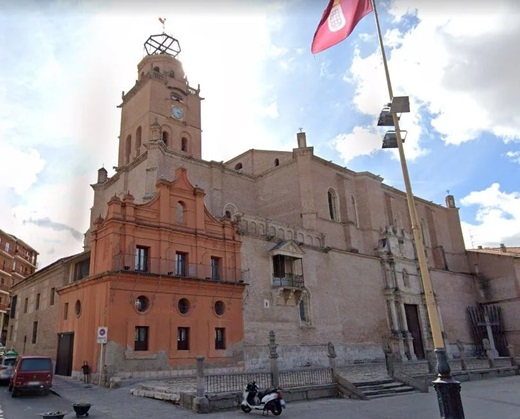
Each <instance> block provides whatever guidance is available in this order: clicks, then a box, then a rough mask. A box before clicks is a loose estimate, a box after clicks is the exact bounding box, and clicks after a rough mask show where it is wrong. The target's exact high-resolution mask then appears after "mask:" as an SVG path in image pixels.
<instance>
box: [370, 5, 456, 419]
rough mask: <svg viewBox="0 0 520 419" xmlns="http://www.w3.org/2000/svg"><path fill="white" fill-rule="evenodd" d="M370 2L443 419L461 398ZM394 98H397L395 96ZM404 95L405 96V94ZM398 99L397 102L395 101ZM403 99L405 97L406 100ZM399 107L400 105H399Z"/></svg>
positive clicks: (449, 418) (451, 415)
mask: <svg viewBox="0 0 520 419" xmlns="http://www.w3.org/2000/svg"><path fill="white" fill-rule="evenodd" d="M372 6H373V9H374V15H375V19H376V26H377V34H378V37H379V44H380V47H381V54H382V57H383V65H384V69H385V75H386V82H387V86H388V94H389V96H390V100H391V101H392V104H391V106H390V113H391V115H392V119H393V125H394V128H395V134H396V139H397V148H398V150H399V159H400V161H401V169H402V172H403V179H404V184H405V188H406V201H407V204H408V212H409V214H410V220H411V223H412V233H413V238H414V242H415V248H416V251H417V259H418V262H419V271H420V275H421V280H422V284H423V289H424V294H425V299H426V309H427V311H428V319H429V321H430V328H431V332H432V337H433V346H434V348H435V350H434V352H435V356H436V358H437V378H436V379H435V380H434V382H433V386H434V388H435V391H436V392H437V401H438V402H439V410H440V413H441V418H444V419H464V410H463V407H462V400H461V398H460V383H459V382H458V381H456V380H454V379H453V377H452V375H451V369H450V365H449V363H448V357H447V354H446V348H445V345H444V340H443V337H442V331H441V324H440V320H439V312H438V310H437V305H436V303H435V296H434V293H433V287H432V283H431V279H430V271H429V269H428V262H427V259H426V253H425V249H424V243H423V237H422V232H421V229H420V227H419V223H418V219H417V211H416V209H415V202H414V197H413V193H412V187H411V184H410V176H409V174H408V167H407V165H406V158H405V155H404V148H403V141H402V138H401V130H400V128H399V117H398V116H397V113H398V112H399V110H401V112H402V101H400V100H399V99H402V98H394V95H393V91H392V84H391V82H390V74H389V71H388V64H387V60H386V54H385V49H384V46H383V38H382V36H381V29H380V26H379V18H378V15H377V10H376V7H375V2H374V0H372ZM396 99H397V100H396ZM406 99H408V98H406ZM399 102H401V103H399ZM406 102H407V101H406ZM399 108H401V109H399Z"/></svg>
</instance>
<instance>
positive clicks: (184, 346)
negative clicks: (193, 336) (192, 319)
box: [177, 327, 190, 351]
mask: <svg viewBox="0 0 520 419" xmlns="http://www.w3.org/2000/svg"><path fill="white" fill-rule="evenodd" d="M177 350H178V351H189V350H190V328H189V327H179V328H177Z"/></svg>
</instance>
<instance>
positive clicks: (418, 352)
mask: <svg viewBox="0 0 520 419" xmlns="http://www.w3.org/2000/svg"><path fill="white" fill-rule="evenodd" d="M404 311H405V313H406V323H408V330H409V331H410V333H411V334H412V337H413V349H414V352H415V356H416V357H417V359H424V346H423V340H422V335H421V325H420V323H419V313H418V311H417V305H416V304H405V305H404Z"/></svg>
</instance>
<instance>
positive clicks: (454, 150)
mask: <svg viewBox="0 0 520 419" xmlns="http://www.w3.org/2000/svg"><path fill="white" fill-rule="evenodd" d="M327 3H328V1H327V0H313V1H311V0H248V1H244V0H236V1H234V0H213V1H210V0H191V1H187V0H185V1H183V0H179V1H164V0H163V1H155V0H150V1H137V0H134V1H122V0H118V1H110V0H103V1H97V0H88V1H81V0H76V1H65V0H59V1H55V0H45V1H29V0H18V1H16V2H13V1H11V0H0V45H2V47H1V48H0V63H1V65H0V179H1V181H0V202H1V203H2V204H1V205H0V229H2V230H4V231H6V232H8V233H11V234H14V235H15V236H17V237H18V238H20V239H22V240H23V241H25V242H26V243H28V244H29V245H30V246H32V247H33V248H35V249H36V250H37V251H38V252H39V253H40V255H39V263H38V266H39V268H42V267H44V266H46V265H48V264H50V263H52V262H54V261H56V260H57V259H58V258H61V257H64V256H68V255H71V254H74V253H77V252H80V251H81V250H82V247H83V234H84V232H85V231H86V230H87V229H88V224H89V213H90V207H91V205H92V202H93V191H92V188H91V187H90V185H91V184H93V183H95V182H96V180H97V170H98V169H99V168H100V167H105V168H106V169H107V170H108V173H109V176H111V175H113V174H114V170H113V166H115V165H117V145H118V134H119V126H120V109H118V108H117V106H118V105H119V104H120V103H121V94H122V92H123V91H128V90H130V88H131V87H132V86H133V85H134V84H135V80H136V78H137V64H138V62H139V61H140V60H141V59H142V58H143V56H144V48H143V44H144V42H145V41H146V40H147V39H148V37H149V36H150V35H156V34H160V33H162V31H163V27H162V24H161V23H160V22H159V20H158V18H159V17H162V18H165V19H166V23H165V28H164V30H165V32H166V33H168V34H170V35H171V36H173V37H174V38H176V39H178V40H179V42H180V45H181V49H182V51H181V53H180V55H179V57H178V58H179V59H180V60H181V61H182V62H183V66H184V69H185V72H186V74H187V76H188V79H189V83H190V85H191V86H193V87H197V86H198V85H199V84H200V88H201V96H202V97H204V98H205V100H204V101H203V102H202V129H203V134H202V157H203V158H204V159H206V160H215V161H221V160H223V161H227V160H229V159H231V158H232V157H234V156H236V155H238V154H240V153H242V152H244V151H246V150H248V149H252V148H254V149H279V150H286V151H291V150H292V149H293V148H295V147H296V146H297V142H296V133H297V132H298V131H299V130H300V128H301V129H303V130H304V131H305V132H306V134H307V144H308V145H309V146H313V147H314V152H315V154H316V155H318V156H320V157H322V158H323V159H325V160H331V161H333V162H334V163H337V164H338V165H341V166H344V167H347V168H348V169H351V170H354V171H357V172H363V171H368V172H372V173H374V174H376V175H379V176H381V177H382V178H384V183H385V184H387V185H390V186H393V187H395V188H398V189H401V190H404V182H403V177H402V170H401V166H400V162H399V157H398V155H397V151H396V150H388V149H381V141H382V137H383V135H384V134H385V131H386V129H385V127H378V126H377V125H376V123H377V117H378V115H379V112H380V111H381V108H382V107H383V106H384V105H385V104H386V103H387V102H388V101H389V95H388V89H387V85H386V81H385V75H384V70H383V66H382V58H381V51H380V48H379V44H378V40H377V35H376V29H375V28H376V27H375V20H374V14H373V13H371V14H369V15H367V16H366V17H365V18H363V19H362V21H361V22H360V23H359V24H358V25H357V26H356V28H355V30H354V31H353V33H352V34H351V35H350V37H348V38H347V39H346V40H345V41H343V42H342V43H340V44H338V45H336V46H334V47H332V48H329V49H327V50H325V51H323V52H321V53H318V54H316V55H313V54H312V53H311V51H310V45H311V41H312V38H313V35H314V32H315V30H316V27H317V25H318V23H319V21H320V18H321V15H322V13H323V10H324V9H325V7H326V6H327ZM376 6H377V9H378V12H379V18H380V23H381V29H382V32H383V39H384V45H385V51H386V54H387V57H388V66H389V72H390V77H391V81H392V87H393V92H394V95H395V96H409V97H410V107H411V112H410V113H407V114H403V115H402V116H401V122H400V125H401V129H403V130H406V131H407V133H406V140H405V144H404V149H405V154H406V161H407V164H408V169H409V172H410V179H411V184H412V189H413V192H414V194H415V195H416V196H419V197H421V198H423V199H426V200H428V201H432V202H434V203H437V204H440V205H443V206H444V203H445V197H446V195H447V194H448V191H449V193H450V194H452V195H454V196H455V200H456V205H457V207H458V208H459V210H460V218H461V223H462V229H463V234H464V240H465V244H466V247H467V248H476V247H477V246H483V247H497V246H499V245H500V244H501V243H503V244H505V245H506V246H520V182H519V179H520V176H519V174H520V173H519V172H520V112H519V110H520V109H519V106H518V98H519V97H520V83H519V82H518V76H517V73H518V70H517V68H518V66H519V65H520V42H518V40H519V39H520V2H519V1H518V0H494V1H493V2H490V1H487V0H486V1H485V0H472V1H469V0H459V1H457V2H454V1H448V0H437V1H435V2H432V1H431V0H376Z"/></svg>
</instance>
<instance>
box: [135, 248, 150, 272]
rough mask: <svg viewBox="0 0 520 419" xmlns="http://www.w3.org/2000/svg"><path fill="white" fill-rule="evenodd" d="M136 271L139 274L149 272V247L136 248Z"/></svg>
mask: <svg viewBox="0 0 520 419" xmlns="http://www.w3.org/2000/svg"><path fill="white" fill-rule="evenodd" d="M135 270H136V271H139V272H148V247H142V246H137V247H136V249H135Z"/></svg>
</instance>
